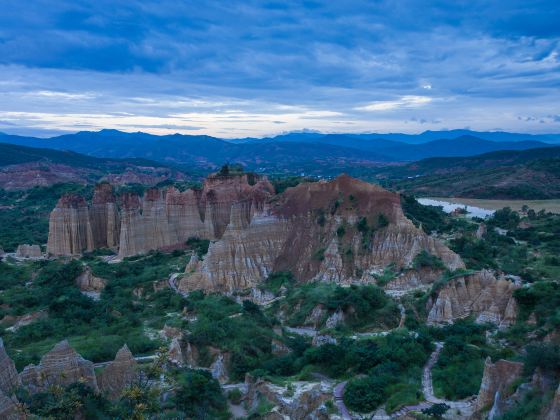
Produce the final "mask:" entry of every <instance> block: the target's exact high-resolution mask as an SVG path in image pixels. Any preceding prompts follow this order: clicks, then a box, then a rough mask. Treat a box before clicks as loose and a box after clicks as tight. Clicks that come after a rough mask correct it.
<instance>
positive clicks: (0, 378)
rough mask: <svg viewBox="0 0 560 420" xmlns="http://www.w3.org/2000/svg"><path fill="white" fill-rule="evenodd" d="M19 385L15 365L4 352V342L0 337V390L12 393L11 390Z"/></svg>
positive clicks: (8, 393)
mask: <svg viewBox="0 0 560 420" xmlns="http://www.w3.org/2000/svg"><path fill="white" fill-rule="evenodd" d="M20 385H21V381H20V379H19V376H18V373H17V370H16V367H15V365H14V362H13V361H12V359H10V356H8V354H7V353H6V349H5V348H4V342H3V341H2V339H1V338H0V392H1V393H4V394H5V395H12V393H13V391H14V390H15V389H16V388H17V387H18V386H20Z"/></svg>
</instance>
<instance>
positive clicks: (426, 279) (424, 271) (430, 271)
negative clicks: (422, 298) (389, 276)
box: [384, 267, 443, 296]
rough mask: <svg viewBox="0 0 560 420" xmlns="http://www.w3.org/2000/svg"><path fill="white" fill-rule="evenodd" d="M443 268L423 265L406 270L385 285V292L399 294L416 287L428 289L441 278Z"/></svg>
mask: <svg viewBox="0 0 560 420" xmlns="http://www.w3.org/2000/svg"><path fill="white" fill-rule="evenodd" d="M442 274H443V270H441V269H437V268H430V267H422V268H420V269H417V270H405V271H404V272H402V273H400V274H399V275H398V276H396V277H395V278H394V279H393V280H391V281H390V282H389V283H387V284H386V285H385V286H384V289H385V292H387V294H389V295H392V296H399V295H403V294H405V293H408V292H410V291H411V290H415V289H428V288H430V287H431V285H432V284H433V283H434V282H435V281H437V280H439V279H440V278H441V275H442Z"/></svg>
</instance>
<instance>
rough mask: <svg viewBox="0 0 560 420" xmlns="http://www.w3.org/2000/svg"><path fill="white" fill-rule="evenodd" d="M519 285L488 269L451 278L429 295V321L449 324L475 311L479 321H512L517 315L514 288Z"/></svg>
mask: <svg viewBox="0 0 560 420" xmlns="http://www.w3.org/2000/svg"><path fill="white" fill-rule="evenodd" d="M518 287H519V286H518V285H516V284H515V283H513V282H511V281H509V280H506V279H496V277H494V275H493V274H492V272H490V271H487V270H483V271H481V272H478V273H475V274H471V275H468V276H463V277H458V278H455V279H453V280H450V281H449V282H448V283H447V284H445V285H444V286H443V287H442V288H441V289H439V290H438V291H437V292H435V293H436V295H435V296H432V297H431V298H430V299H429V301H428V303H427V309H428V324H448V323H452V322H453V321H454V320H456V319H459V318H465V317H467V316H469V315H475V316H476V321H477V322H480V323H485V322H490V323H493V324H496V325H498V326H501V327H506V326H509V325H512V324H513V323H514V322H515V319H516V317H517V304H516V302H515V298H514V297H513V291H514V290H515V289H517V288H518Z"/></svg>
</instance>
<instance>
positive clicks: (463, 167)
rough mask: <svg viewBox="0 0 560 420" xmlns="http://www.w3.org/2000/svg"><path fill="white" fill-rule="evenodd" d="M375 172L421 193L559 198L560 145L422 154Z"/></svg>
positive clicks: (391, 182) (392, 185)
mask: <svg viewBox="0 0 560 420" xmlns="http://www.w3.org/2000/svg"><path fill="white" fill-rule="evenodd" d="M375 177H376V179H377V180H378V181H379V182H381V183H382V184H384V185H386V186H388V187H390V188H392V189H395V190H399V191H406V192H411V193H414V194H415V195H422V196H438V197H465V198H488V199H534V200H536V199H552V198H560V147H550V148H541V149H531V150H525V151H500V152H493V153H486V154H482V155H479V156H473V157H463V158H431V159H424V160H420V161H418V162H414V163H411V164H408V165H403V166H398V167H391V168H384V169H381V170H379V171H378V172H377V174H376V176H375Z"/></svg>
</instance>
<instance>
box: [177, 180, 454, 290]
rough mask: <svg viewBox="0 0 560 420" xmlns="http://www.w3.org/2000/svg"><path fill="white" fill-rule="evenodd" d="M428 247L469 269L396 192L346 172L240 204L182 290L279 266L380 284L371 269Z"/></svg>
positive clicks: (231, 281) (222, 285)
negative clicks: (406, 210)
mask: <svg viewBox="0 0 560 420" xmlns="http://www.w3.org/2000/svg"><path fill="white" fill-rule="evenodd" d="M421 251H426V252H428V253H430V254H432V255H435V256H437V257H439V258H440V259H441V260H442V261H443V263H444V264H445V266H446V267H447V268H449V269H451V270H455V269H457V268H462V267H464V265H463V263H462V261H461V259H460V258H459V257H458V256H457V255H456V254H455V253H453V252H452V251H451V250H449V249H448V248H447V247H446V246H445V245H443V244H442V243H441V242H439V241H437V240H436V239H434V238H432V237H430V236H428V235H426V234H425V233H424V232H423V231H422V230H420V229H418V228H416V227H415V226H414V225H413V224H412V222H411V221H410V220H408V219H407V218H406V217H405V216H404V214H403V212H402V209H401V206H400V199H399V196H398V195H397V194H394V193H391V192H389V191H386V190H384V189H382V188H381V187H378V186H376V185H372V184H368V183H366V182H362V181H358V180H356V179H353V178H350V177H348V176H340V177H338V178H336V179H335V180H333V181H331V182H316V183H309V184H300V185H298V186H297V187H294V188H290V189H288V190H286V191H285V192H284V193H283V194H281V195H279V196H277V197H275V198H274V200H270V201H268V202H266V203H264V205H262V206H249V205H247V204H244V203H237V204H235V205H234V206H233V207H232V211H231V217H230V223H229V224H228V225H227V227H226V229H225V232H224V235H223V236H222V237H221V238H220V239H219V240H218V241H216V242H213V243H212V244H211V245H210V248H209V250H208V254H207V255H206V257H205V258H204V260H203V261H201V262H198V263H197V266H196V267H190V272H189V273H187V274H186V275H185V276H184V277H183V279H182V280H181V281H180V282H179V288H180V289H181V290H184V291H188V290H193V289H200V288H202V289H211V290H217V291H232V290H235V289H238V288H249V287H254V286H255V285H256V284H258V283H259V282H260V281H261V280H263V279H264V278H266V276H267V275H268V274H269V273H271V272H274V271H291V272H292V273H293V274H294V275H295V277H296V278H298V279H300V280H303V281H310V280H317V281H330V282H337V283H350V282H359V281H362V282H373V281H374V280H373V278H372V277H371V275H370V274H369V273H370V272H371V271H372V270H373V271H375V270H378V271H379V270H382V269H383V268H385V267H386V266H388V265H389V264H393V265H394V266H395V268H396V269H397V270H400V269H403V268H410V267H411V266H412V264H413V260H414V258H415V256H416V255H417V254H418V253H420V252H421ZM193 271H194V272H193Z"/></svg>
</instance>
